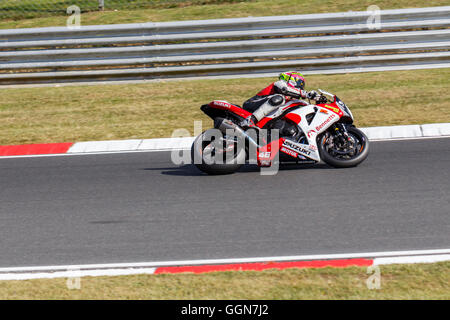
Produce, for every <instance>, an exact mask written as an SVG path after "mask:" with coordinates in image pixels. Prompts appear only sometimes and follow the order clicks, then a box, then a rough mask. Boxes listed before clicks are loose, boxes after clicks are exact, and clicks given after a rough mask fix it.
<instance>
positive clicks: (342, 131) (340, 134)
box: [334, 123, 351, 145]
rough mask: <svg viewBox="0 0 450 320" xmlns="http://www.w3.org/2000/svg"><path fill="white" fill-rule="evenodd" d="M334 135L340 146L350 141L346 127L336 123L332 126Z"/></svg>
mask: <svg viewBox="0 0 450 320" xmlns="http://www.w3.org/2000/svg"><path fill="white" fill-rule="evenodd" d="M334 134H335V135H336V138H337V141H338V142H339V143H340V144H342V145H345V144H347V143H348V142H349V141H350V140H351V139H350V137H349V135H348V131H347V127H346V126H345V125H344V124H343V123H336V124H335V125H334Z"/></svg>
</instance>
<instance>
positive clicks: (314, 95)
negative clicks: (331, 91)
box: [306, 90, 320, 100]
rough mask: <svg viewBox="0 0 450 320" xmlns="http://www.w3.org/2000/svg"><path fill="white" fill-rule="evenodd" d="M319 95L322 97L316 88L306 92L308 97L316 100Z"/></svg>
mask: <svg viewBox="0 0 450 320" xmlns="http://www.w3.org/2000/svg"><path fill="white" fill-rule="evenodd" d="M319 97H320V95H319V94H318V93H317V92H316V91H314V90H311V91H310V92H308V93H306V98H308V99H311V100H316V99H318V98H319Z"/></svg>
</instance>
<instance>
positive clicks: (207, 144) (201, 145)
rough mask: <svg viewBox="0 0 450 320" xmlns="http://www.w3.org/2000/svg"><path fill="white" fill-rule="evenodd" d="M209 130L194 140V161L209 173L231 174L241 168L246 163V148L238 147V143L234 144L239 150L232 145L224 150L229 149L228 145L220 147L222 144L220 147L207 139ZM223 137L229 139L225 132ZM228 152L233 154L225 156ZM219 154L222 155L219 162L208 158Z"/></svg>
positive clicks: (198, 166)
mask: <svg viewBox="0 0 450 320" xmlns="http://www.w3.org/2000/svg"><path fill="white" fill-rule="evenodd" d="M209 130H217V129H209ZM209 130H206V131H204V132H203V133H202V134H201V135H199V136H198V137H197V138H196V139H195V140H194V143H193V144H192V147H191V159H192V163H193V164H194V165H195V166H196V167H197V168H198V169H199V170H200V171H202V172H205V173H207V174H209V175H221V174H231V173H234V172H236V171H237V170H239V168H240V167H241V166H242V165H243V164H244V163H245V155H246V151H245V148H241V149H239V148H236V144H234V145H233V148H235V149H239V150H235V149H233V148H231V147H230V151H227V150H224V149H227V148H226V147H225V148H222V149H220V145H219V147H218V145H217V144H214V143H212V142H211V141H209V139H205V137H208V131H209ZM216 133H217V131H216ZM222 138H223V139H224V140H227V137H226V136H225V135H223V134H222ZM228 145H229V144H226V146H228ZM222 146H223V145H222ZM226 152H233V154H232V155H231V156H229V157H226V156H223V155H224V154H225V153H226ZM218 154H220V157H218V159H219V163H216V162H212V163H211V159H208V158H207V156H212V157H213V158H214V157H215V156H216V155H218ZM220 160H221V161H220Z"/></svg>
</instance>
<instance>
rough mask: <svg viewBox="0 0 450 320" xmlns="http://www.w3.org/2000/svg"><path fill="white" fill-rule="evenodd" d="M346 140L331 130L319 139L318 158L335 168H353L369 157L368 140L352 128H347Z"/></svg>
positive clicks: (359, 131) (360, 132)
mask: <svg viewBox="0 0 450 320" xmlns="http://www.w3.org/2000/svg"><path fill="white" fill-rule="evenodd" d="M347 134H348V138H346V139H343V137H342V136H341V137H340V136H338V135H337V134H336V133H335V132H334V131H333V130H331V131H327V132H325V133H324V134H323V135H322V136H320V137H319V141H318V143H317V144H318V147H319V153H320V157H321V159H322V160H323V161H325V163H327V164H329V165H330V166H332V167H336V168H349V167H354V166H357V165H358V164H360V163H361V162H363V161H364V160H365V159H366V158H367V156H368V155H369V139H368V138H367V136H366V135H365V134H364V133H363V132H362V131H361V130H359V129H357V128H356V127H354V126H350V127H347Z"/></svg>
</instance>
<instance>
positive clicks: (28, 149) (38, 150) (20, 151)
mask: <svg viewBox="0 0 450 320" xmlns="http://www.w3.org/2000/svg"><path fill="white" fill-rule="evenodd" d="M361 130H362V131H363V132H364V133H365V134H366V135H367V136H368V137H369V139H370V140H373V141H377V140H391V139H411V138H412V139H414V138H433V137H446V136H448V137H450V123H433V124H422V125H403V126H383V127H368V128H361ZM194 139H195V137H181V138H158V139H131V140H107V141H86V142H75V143H71V142H69V143H49V144H28V145H12V146H0V157H1V156H25V155H44V154H47V155H51V154H55V155H56V154H66V153H67V154H83V153H101V152H105V153H107V152H130V151H170V150H181V149H189V148H190V147H191V145H192V143H193V141H194Z"/></svg>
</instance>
